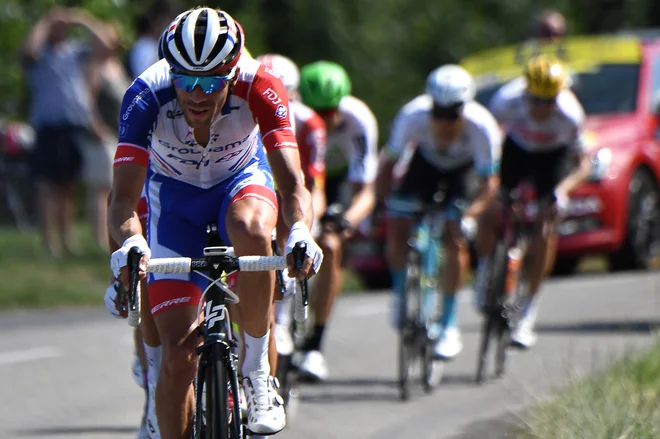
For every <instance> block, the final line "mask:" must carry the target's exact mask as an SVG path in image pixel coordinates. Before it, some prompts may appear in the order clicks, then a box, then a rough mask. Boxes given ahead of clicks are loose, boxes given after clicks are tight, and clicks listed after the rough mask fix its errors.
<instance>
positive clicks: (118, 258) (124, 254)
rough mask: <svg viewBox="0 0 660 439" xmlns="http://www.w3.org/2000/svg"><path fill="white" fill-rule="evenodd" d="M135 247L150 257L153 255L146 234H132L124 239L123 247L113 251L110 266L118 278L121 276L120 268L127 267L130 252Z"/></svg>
mask: <svg viewBox="0 0 660 439" xmlns="http://www.w3.org/2000/svg"><path fill="white" fill-rule="evenodd" d="M133 247H137V248H139V249H140V251H141V252H142V253H144V254H145V255H147V256H148V257H151V250H150V249H149V245H147V240H146V239H144V236H142V235H133V236H131V237H130V238H128V239H127V240H126V241H124V243H123V244H122V245H121V248H120V249H119V250H117V251H115V252H113V253H112V256H111V257H110V268H111V269H112V274H114V276H115V277H116V278H119V270H120V269H121V268H122V267H125V266H126V264H127V263H128V262H127V260H128V252H129V250H130V249H131V248H133Z"/></svg>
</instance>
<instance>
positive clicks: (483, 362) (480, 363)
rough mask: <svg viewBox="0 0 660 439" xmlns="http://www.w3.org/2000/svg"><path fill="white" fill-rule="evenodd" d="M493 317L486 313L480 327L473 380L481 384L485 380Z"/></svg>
mask: <svg viewBox="0 0 660 439" xmlns="http://www.w3.org/2000/svg"><path fill="white" fill-rule="evenodd" d="M492 325H493V319H492V318H491V316H490V314H488V315H486V318H485V319H484V322H483V326H482V328H481V342H480V343H479V355H478V357H477V375H476V377H475V381H476V382H477V384H482V383H483V382H484V381H486V371H487V366H488V347H489V344H490V333H491V330H492Z"/></svg>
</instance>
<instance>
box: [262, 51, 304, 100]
mask: <svg viewBox="0 0 660 439" xmlns="http://www.w3.org/2000/svg"><path fill="white" fill-rule="evenodd" d="M257 61H259V62H260V63H261V64H263V65H264V67H268V68H269V69H271V70H272V71H273V72H274V73H275V74H276V75H277V76H279V77H280V79H281V80H282V82H283V83H284V86H285V87H286V89H287V90H289V91H290V90H297V89H298V86H299V85H300V69H299V68H298V66H297V65H296V63H294V62H293V61H291V59H290V58H287V57H286V56H284V55H278V54H276V53H267V54H265V55H261V56H258V57H257Z"/></svg>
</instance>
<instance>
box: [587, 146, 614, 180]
mask: <svg viewBox="0 0 660 439" xmlns="http://www.w3.org/2000/svg"><path fill="white" fill-rule="evenodd" d="M611 166H612V150H610V149H609V148H601V149H599V150H598V151H596V152H595V153H594V154H593V156H592V157H591V174H589V180H590V181H600V180H602V179H603V178H605V177H607V175H608V172H609V170H610V167H611Z"/></svg>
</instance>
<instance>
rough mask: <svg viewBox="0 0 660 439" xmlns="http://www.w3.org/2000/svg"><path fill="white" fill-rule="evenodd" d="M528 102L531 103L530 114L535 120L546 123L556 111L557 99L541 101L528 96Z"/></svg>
mask: <svg viewBox="0 0 660 439" xmlns="http://www.w3.org/2000/svg"><path fill="white" fill-rule="evenodd" d="M527 100H528V102H529V114H530V115H531V116H532V118H533V119H534V120H538V121H544V120H546V119H548V118H549V117H550V116H551V115H552V113H553V112H554V111H555V105H556V100H555V99H540V98H537V97H534V96H531V95H528V96H527Z"/></svg>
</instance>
